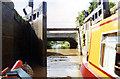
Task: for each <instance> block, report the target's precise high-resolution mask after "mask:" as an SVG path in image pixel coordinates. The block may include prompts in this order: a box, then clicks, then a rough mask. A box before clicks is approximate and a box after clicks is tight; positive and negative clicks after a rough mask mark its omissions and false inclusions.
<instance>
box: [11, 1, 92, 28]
mask: <svg viewBox="0 0 120 79" xmlns="http://www.w3.org/2000/svg"><path fill="white" fill-rule="evenodd" d="M12 1H13V2H14V3H15V9H16V10H17V11H18V13H19V14H20V15H21V16H24V13H23V11H22V10H23V8H24V7H25V6H26V5H27V4H28V1H29V0H12ZM44 1H46V2H47V18H48V21H47V26H48V28H55V27H56V28H57V27H58V28H60V27H61V28H64V27H65V28H66V27H69V28H71V27H76V23H75V20H76V17H77V15H78V12H80V11H82V10H84V9H85V10H86V9H88V7H89V2H90V1H92V0H44ZM40 2H42V0H34V9H35V8H37V7H38V5H39V4H40ZM28 10H29V11H30V9H28ZM28 10H27V11H28Z"/></svg>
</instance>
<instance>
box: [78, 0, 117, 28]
mask: <svg viewBox="0 0 120 79" xmlns="http://www.w3.org/2000/svg"><path fill="white" fill-rule="evenodd" d="M89 3H90V6H89V8H88V10H86V11H87V12H88V13H91V12H92V10H95V9H96V8H97V1H96V0H93V2H89ZM114 6H115V3H114V2H109V9H111V8H112V7H114ZM84 19H85V14H84V12H83V11H82V12H78V16H77V17H76V24H77V26H76V27H79V26H82V25H83V21H84Z"/></svg>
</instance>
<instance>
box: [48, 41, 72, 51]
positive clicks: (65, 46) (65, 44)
mask: <svg viewBox="0 0 120 79" xmlns="http://www.w3.org/2000/svg"><path fill="white" fill-rule="evenodd" d="M59 44H60V45H61V47H60V48H61V49H69V48H70V44H69V42H67V41H48V44H47V46H48V48H50V49H52V46H55V45H59Z"/></svg>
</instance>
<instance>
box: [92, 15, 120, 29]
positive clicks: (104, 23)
mask: <svg viewBox="0 0 120 79" xmlns="http://www.w3.org/2000/svg"><path fill="white" fill-rule="evenodd" d="M119 18H120V17H117V18H114V19H111V20H109V21H107V22H104V23H102V24H100V25H98V26H96V27H93V28H92V29H95V28H97V27H101V26H103V25H105V24H108V23H110V22H113V21H115V20H118V19H119Z"/></svg>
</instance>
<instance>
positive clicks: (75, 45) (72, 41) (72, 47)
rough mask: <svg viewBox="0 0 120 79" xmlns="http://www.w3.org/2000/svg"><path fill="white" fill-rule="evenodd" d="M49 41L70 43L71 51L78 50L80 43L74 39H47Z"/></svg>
mask: <svg viewBox="0 0 120 79" xmlns="http://www.w3.org/2000/svg"><path fill="white" fill-rule="evenodd" d="M47 41H68V42H69V43H70V49H76V48H77V45H78V43H77V42H76V40H75V39H74V38H68V37H67V38H65V37H60V38H59V37H54V38H47Z"/></svg>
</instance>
